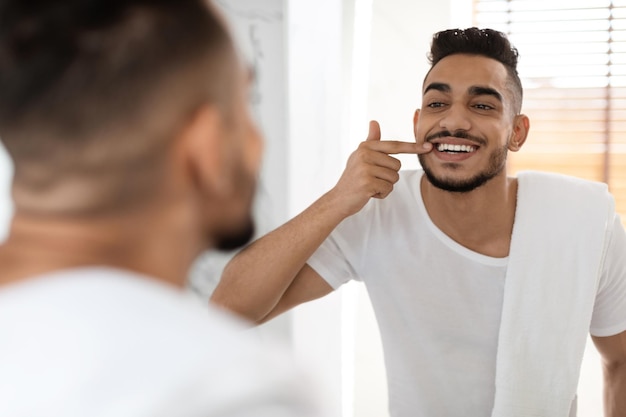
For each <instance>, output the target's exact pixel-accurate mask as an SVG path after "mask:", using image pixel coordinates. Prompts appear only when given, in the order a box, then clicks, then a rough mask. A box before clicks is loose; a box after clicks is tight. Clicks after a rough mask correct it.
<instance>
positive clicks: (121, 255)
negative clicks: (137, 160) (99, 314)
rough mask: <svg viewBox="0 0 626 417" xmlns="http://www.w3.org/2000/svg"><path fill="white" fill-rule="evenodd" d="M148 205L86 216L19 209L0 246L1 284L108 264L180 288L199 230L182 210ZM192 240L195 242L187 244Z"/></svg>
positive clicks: (194, 252)
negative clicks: (55, 214) (41, 212)
mask: <svg viewBox="0 0 626 417" xmlns="http://www.w3.org/2000/svg"><path fill="white" fill-rule="evenodd" d="M152 206H153V207H154V208H151V209H150V210H145V207H144V208H143V209H141V210H140V209H137V210H132V211H128V212H125V213H123V214H116V215H99V216H97V217H95V216H94V217H85V218H76V217H72V218H64V217H59V216H55V217H47V216H43V215H38V214H37V215H35V214H30V213H24V212H20V210H19V209H18V210H17V211H16V213H15V216H14V219H13V221H12V223H11V229H10V233H9V237H8V239H7V240H6V242H5V244H3V245H2V246H0V264H2V265H3V268H2V271H0V284H3V283H9V282H16V281H21V280H25V279H28V278H29V277H31V276H35V275H39V274H44V273H47V272H52V271H56V270H61V269H67V268H76V267H86V266H109V267H114V268H121V269H125V270H130V271H134V272H138V273H141V274H144V275H147V276H150V277H153V278H154V279H157V280H160V281H164V282H167V283H170V284H172V285H174V286H177V287H182V286H183V285H184V284H185V279H186V276H187V272H188V267H189V265H190V264H191V262H192V261H193V259H194V258H195V257H196V256H197V255H198V254H199V252H200V249H201V248H202V246H203V245H202V243H203V242H201V239H200V236H197V235H198V232H197V229H198V228H197V227H195V228H194V227H193V223H192V222H191V221H190V220H191V218H190V216H189V215H188V214H189V213H185V210H184V209H183V208H182V207H175V206H172V205H170V206H169V207H168V206H167V205H165V206H164V205H158V204H154V203H153V204H152ZM194 229H195V230H194ZM190 236H196V239H193V240H192V241H191V242H190V238H189V237H190Z"/></svg>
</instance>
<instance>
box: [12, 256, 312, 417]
mask: <svg viewBox="0 0 626 417" xmlns="http://www.w3.org/2000/svg"><path fill="white" fill-rule="evenodd" d="M245 327H246V326H245V324H244V323H241V322H239V321H238V320H236V319H234V318H232V317H231V316H230V315H228V314H226V313H223V312H221V311H218V310H217V309H215V308H212V307H210V308H209V309H208V310H207V307H206V306H204V305H201V304H200V303H199V301H198V300H197V299H196V298H194V297H193V296H191V295H190V294H187V293H185V292H183V291H179V290H177V289H175V288H173V287H169V286H167V285H165V284H161V283H159V282H157V281H154V280H152V279H149V278H147V277H142V276H139V275H135V274H132V273H129V272H124V271H120V270H114V269H109V268H85V269H73V270H67V271H60V272H57V273H54V274H49V275H46V276H41V277H37V278H33V279H29V280H28V281H24V282H22V283H19V284H13V285H9V286H6V287H0V416H3V417H35V416H46V417H61V416H63V417H85V416H90V417H105V416H106V417H131V416H132V417H144V416H145V417H148V416H149V417H159V416H163V417H166V416H167V417H173V416H176V417H191V416H194V417H195V416H198V417H200V416H202V417H212V416H223V417H244V416H246V417H283V416H285V417H287V416H298V417H305V416H311V417H313V416H320V415H322V414H321V411H320V402H319V399H320V397H319V396H318V393H317V392H316V390H315V388H314V387H315V386H314V384H313V383H312V381H310V380H309V378H308V374H306V373H303V372H302V371H300V370H299V369H300V368H299V367H298V366H297V365H296V364H295V363H294V362H293V360H292V359H291V358H290V355H289V354H288V353H286V352H285V351H284V350H283V349H282V348H276V349H270V350H267V349H269V347H268V346H266V345H263V346H261V345H260V344H259V343H258V341H257V340H256V339H254V337H253V335H252V334H251V333H250V332H248V331H246V330H245Z"/></svg>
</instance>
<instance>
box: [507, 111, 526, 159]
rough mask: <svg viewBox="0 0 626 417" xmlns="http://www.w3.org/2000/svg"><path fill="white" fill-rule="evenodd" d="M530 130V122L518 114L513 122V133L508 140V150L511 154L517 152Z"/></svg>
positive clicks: (524, 116)
mask: <svg viewBox="0 0 626 417" xmlns="http://www.w3.org/2000/svg"><path fill="white" fill-rule="evenodd" d="M529 130H530V120H529V119H528V117H527V116H526V115H524V114H518V115H517V116H515V119H514V120H513V132H512V133H511V138H510V139H509V145H508V148H509V150H510V151H512V152H517V151H519V150H520V149H521V148H522V146H523V145H524V143H525V142H526V138H527V137H528V131H529Z"/></svg>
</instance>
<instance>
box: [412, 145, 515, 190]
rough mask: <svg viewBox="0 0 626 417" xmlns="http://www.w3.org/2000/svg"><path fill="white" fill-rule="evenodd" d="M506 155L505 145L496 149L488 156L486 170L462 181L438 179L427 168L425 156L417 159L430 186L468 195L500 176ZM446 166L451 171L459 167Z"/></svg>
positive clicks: (454, 165)
mask: <svg viewBox="0 0 626 417" xmlns="http://www.w3.org/2000/svg"><path fill="white" fill-rule="evenodd" d="M507 154H508V146H507V145H505V146H503V147H502V148H499V149H496V150H495V151H493V152H492V153H491V155H490V156H489V164H488V165H487V168H485V169H484V170H483V171H481V172H479V173H478V174H476V175H474V176H473V177H470V178H464V179H454V178H446V177H443V176H441V177H438V176H437V175H436V174H435V173H434V172H433V170H432V169H431V168H430V166H428V163H427V161H426V156H425V155H418V159H419V162H420V164H421V165H422V168H423V169H424V174H425V175H426V179H428V181H429V182H430V183H431V184H432V185H434V186H435V187H437V188H439V189H441V190H444V191H449V192H453V193H468V192H470V191H473V190H475V189H476V188H478V187H481V186H483V185H484V184H486V183H487V182H488V181H490V180H491V179H493V178H494V177H496V176H497V175H498V174H500V173H501V172H502V171H503V170H504V168H505V167H506V158H507ZM448 166H449V167H450V168H452V169H456V168H458V167H459V166H458V165H457V164H455V163H448Z"/></svg>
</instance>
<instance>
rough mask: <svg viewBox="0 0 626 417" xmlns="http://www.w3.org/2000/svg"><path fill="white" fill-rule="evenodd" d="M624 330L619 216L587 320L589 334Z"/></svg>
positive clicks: (623, 236) (624, 258)
mask: <svg viewBox="0 0 626 417" xmlns="http://www.w3.org/2000/svg"><path fill="white" fill-rule="evenodd" d="M625 330H626V231H625V230H624V227H623V226H622V223H621V220H620V217H619V216H617V215H616V216H615V221H614V224H613V229H612V231H611V235H610V236H609V243H608V246H607V250H606V256H605V260H604V268H603V271H602V276H601V277H600V282H599V286H598V293H597V295H596V302H595V305H594V310H593V316H592V319H591V328H590V333H591V334H592V335H593V336H599V337H606V336H613V335H616V334H619V333H621V332H623V331H625Z"/></svg>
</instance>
